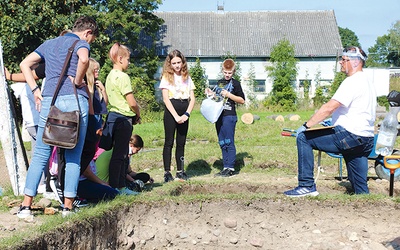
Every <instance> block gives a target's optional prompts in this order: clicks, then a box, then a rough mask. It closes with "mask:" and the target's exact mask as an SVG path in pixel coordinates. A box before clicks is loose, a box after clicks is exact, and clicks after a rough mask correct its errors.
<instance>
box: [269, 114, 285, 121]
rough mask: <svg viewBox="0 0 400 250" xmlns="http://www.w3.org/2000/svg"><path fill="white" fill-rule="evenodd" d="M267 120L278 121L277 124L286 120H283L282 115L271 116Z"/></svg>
mask: <svg viewBox="0 0 400 250" xmlns="http://www.w3.org/2000/svg"><path fill="white" fill-rule="evenodd" d="M267 118H269V119H272V120H274V121H277V122H283V121H285V118H283V116H282V115H270V116H267Z"/></svg>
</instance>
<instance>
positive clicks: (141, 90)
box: [0, 0, 163, 110]
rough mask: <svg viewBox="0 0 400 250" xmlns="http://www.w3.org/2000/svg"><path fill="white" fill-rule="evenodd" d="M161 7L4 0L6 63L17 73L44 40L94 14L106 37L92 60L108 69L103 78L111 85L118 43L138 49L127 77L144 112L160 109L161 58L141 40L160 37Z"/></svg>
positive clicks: (145, 2) (123, 1) (151, 1)
mask: <svg viewBox="0 0 400 250" xmlns="http://www.w3.org/2000/svg"><path fill="white" fill-rule="evenodd" d="M159 4H161V0H135V1H132V0H107V1H106V0H97V1H90V0H89V1H79V0H65V1H56V0H48V1H39V0H27V1H23V0H3V1H1V2H0V15H1V17H2V18H1V19H0V27H1V30H2V32H1V34H0V38H1V41H2V43H3V55H4V63H5V65H6V66H7V67H9V68H10V69H11V70H12V71H14V72H15V71H17V70H19V68H18V65H19V63H20V62H21V60H22V59H23V58H24V57H25V56H26V55H28V54H29V53H30V52H32V51H33V50H34V49H35V48H36V47H37V46H39V45H40V44H41V43H42V42H43V41H45V40H47V39H49V38H54V37H56V36H58V35H59V33H60V32H61V31H63V30H65V29H71V28H72V25H73V22H74V20H75V19H76V18H77V17H79V16H81V15H89V16H93V17H94V18H95V19H96V21H97V23H98V25H99V30H100V35H99V37H97V38H96V40H95V42H94V43H93V44H91V57H93V58H95V59H96V60H98V61H99V62H100V65H101V66H102V69H101V71H100V80H102V81H103V82H104V81H105V77H106V75H107V74H108V72H109V70H110V69H111V67H112V63H111V61H110V60H109V59H108V51H109V49H110V48H111V46H112V44H113V43H114V42H120V43H122V44H125V45H127V46H128V47H130V48H131V51H132V58H131V65H130V67H129V70H128V71H127V73H128V74H129V75H130V76H131V79H132V85H133V87H134V91H135V93H134V94H135V96H136V98H137V99H138V102H139V104H140V106H141V107H142V109H146V110H152V109H157V108H158V104H157V102H156V101H155V97H154V84H155V80H154V74H155V73H156V71H157V68H158V65H159V62H158V58H157V56H156V54H155V51H154V46H153V47H151V48H146V47H144V46H142V45H141V43H140V42H139V40H140V39H143V38H146V37H147V38H155V35H156V32H157V31H158V29H159V27H160V25H161V24H162V22H163V21H162V19H160V18H158V17H157V16H155V15H154V14H153V12H154V10H156V9H157V8H158V5H159ZM155 40H156V39H153V41H155ZM153 45H154V44H153Z"/></svg>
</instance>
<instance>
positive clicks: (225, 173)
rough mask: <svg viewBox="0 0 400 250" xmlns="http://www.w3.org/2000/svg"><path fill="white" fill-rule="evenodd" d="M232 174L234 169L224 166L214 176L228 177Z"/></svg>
mask: <svg viewBox="0 0 400 250" xmlns="http://www.w3.org/2000/svg"><path fill="white" fill-rule="evenodd" d="M234 174H235V171H233V170H231V169H230V168H224V169H223V170H222V171H221V172H219V173H218V174H216V175H215V176H220V177H230V176H232V175H234Z"/></svg>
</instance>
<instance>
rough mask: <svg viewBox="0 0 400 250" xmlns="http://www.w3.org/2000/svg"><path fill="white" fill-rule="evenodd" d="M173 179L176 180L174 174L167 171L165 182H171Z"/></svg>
mask: <svg viewBox="0 0 400 250" xmlns="http://www.w3.org/2000/svg"><path fill="white" fill-rule="evenodd" d="M173 180H174V177H172V174H171V173H170V172H169V171H167V172H165V174H164V182H170V181H173Z"/></svg>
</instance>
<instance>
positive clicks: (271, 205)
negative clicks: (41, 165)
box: [0, 154, 400, 250]
mask: <svg viewBox="0 0 400 250" xmlns="http://www.w3.org/2000/svg"><path fill="white" fill-rule="evenodd" d="M0 162H1V164H0V171H1V173H0V174H1V176H3V177H4V176H7V175H5V173H6V174H7V172H5V173H4V166H5V164H4V158H3V156H2V154H0ZM336 171H337V169H336V168H332V169H326V170H325V173H323V174H321V175H320V177H319V179H318V182H317V186H318V191H319V192H320V193H323V194H342V193H344V192H346V190H347V188H348V187H349V183H348V182H347V181H346V180H343V181H340V180H338V179H336V178H334V176H335V174H334V173H336ZM371 172H373V170H371ZM371 176H372V177H371V178H370V179H369V187H370V191H371V193H375V194H385V195H388V188H389V182H388V181H385V180H380V179H377V178H374V177H373V173H371ZM154 178H155V180H156V182H161V181H162V176H161V173H160V174H159V175H156V176H154ZM212 178H215V177H214V176H212V175H204V176H199V177H193V178H192V180H193V179H198V180H210V181H211V179H212ZM6 179H7V178H1V183H0V185H4V184H5V183H6V182H7V180H6ZM295 185H296V178H295V177H294V176H280V177H276V176H275V177H271V175H265V176H264V175H263V176H260V174H251V173H240V174H239V175H235V176H233V177H230V178H227V179H226V180H224V181H223V182H222V183H221V184H218V185H202V186H199V185H190V182H188V184H187V185H186V186H184V188H182V187H179V188H177V189H176V190H173V191H171V193H170V194H173V195H175V196H180V195H184V194H193V193H196V194H201V193H204V194H216V195H218V194H220V193H225V194H226V193H232V194H235V193H242V194H248V195H249V196H250V195H253V194H256V193H262V194H271V195H274V197H275V198H270V199H268V198H265V199H253V200H248V201H243V200H241V201H236V200H221V199H216V200H213V201H202V202H200V201H196V202H184V203H179V202H168V203H163V204H159V203H158V204H153V205H152V206H149V205H134V206H130V207H126V208H123V209H121V212H118V213H117V214H113V215H112V216H111V215H110V216H107V218H105V221H101V222H100V221H99V222H96V223H82V225H79V226H77V225H73V230H67V231H68V234H66V233H65V232H64V233H62V232H61V233H60V235H57V237H54V235H53V236H51V239H50V238H46V237H44V238H43V239H41V240H36V241H35V242H34V243H33V242H32V241H31V242H30V243H29V244H27V246H28V245H29V246H30V247H33V248H30V249H39V248H42V249H363V250H366V249H371V250H372V249H374V250H376V249H377V250H379V249H400V233H399V232H400V223H398V216H399V215H400V211H399V208H400V205H399V204H398V203H396V202H395V201H394V200H392V199H390V198H388V199H387V200H385V201H380V202H374V201H373V200H372V199H371V201H370V202H366V201H365V200H361V201H346V200H343V201H337V200H330V199H326V200H315V199H307V198H300V199H291V198H287V197H284V196H283V195H282V196H280V195H278V196H275V195H276V194H281V193H282V192H283V191H285V190H287V189H289V188H292V187H294V186H295ZM152 192H158V191H157V189H153V191H152ZM170 194H169V195H170ZM143 195H145V194H143ZM398 196H400V185H399V184H398V183H395V194H394V197H398ZM276 197H278V198H276ZM14 198H15V197H13V198H10V197H8V198H7V199H9V202H10V203H13V199H14ZM18 201H20V200H18V199H17V200H16V202H14V205H17V204H18ZM13 211H15V210H13V209H11V210H10V211H8V212H1V213H0V238H2V237H7V236H10V235H12V234H13V233H15V232H18V231H21V230H25V229H26V228H29V227H30V226H32V225H37V224H40V223H41V222H40V217H35V220H34V221H31V222H27V221H23V220H18V219H17V217H16V216H15V215H12V212H13ZM100 225H104V226H100ZM94 227H95V228H97V229H98V231H96V232H94V229H93V228H94ZM78 229H79V230H78ZM47 237H49V236H47ZM55 239H57V240H55ZM71 239H73V240H71ZM44 242H45V243H46V244H45V245H43V244H44ZM82 242H85V244H84V245H82V244H83V243H82ZM35 244H36V245H35ZM41 244H42V245H41ZM44 246H45V247H44ZM61 246H63V247H61ZM26 249H27V248H26Z"/></svg>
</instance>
